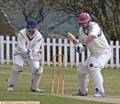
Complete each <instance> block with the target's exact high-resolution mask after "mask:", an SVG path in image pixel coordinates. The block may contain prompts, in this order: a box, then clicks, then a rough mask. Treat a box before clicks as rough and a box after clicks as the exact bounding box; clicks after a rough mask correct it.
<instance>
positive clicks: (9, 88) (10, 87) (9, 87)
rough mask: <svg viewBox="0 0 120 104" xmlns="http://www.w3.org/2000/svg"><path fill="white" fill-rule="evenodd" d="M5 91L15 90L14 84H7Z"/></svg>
mask: <svg viewBox="0 0 120 104" xmlns="http://www.w3.org/2000/svg"><path fill="white" fill-rule="evenodd" d="M7 91H8V92H13V91H15V88H14V86H13V85H10V86H8V89H7Z"/></svg>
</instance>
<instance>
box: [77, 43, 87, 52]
mask: <svg viewBox="0 0 120 104" xmlns="http://www.w3.org/2000/svg"><path fill="white" fill-rule="evenodd" d="M85 49H86V45H83V44H81V43H78V44H76V46H75V50H76V52H78V53H81V52H82V51H84V50H85Z"/></svg>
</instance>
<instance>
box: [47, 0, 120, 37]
mask: <svg viewBox="0 0 120 104" xmlns="http://www.w3.org/2000/svg"><path fill="white" fill-rule="evenodd" d="M47 4H48V5H49V6H50V7H51V8H54V10H56V11H59V12H61V11H62V12H65V13H67V14H71V15H73V16H75V17H76V18H77V17H78V16H79V14H80V12H82V11H87V12H89V13H90V14H91V16H92V19H93V20H95V21H97V22H98V23H99V24H100V25H101V27H102V28H104V31H106V33H107V34H109V36H110V38H111V39H113V37H114V38H115V37H116V38H115V39H119V38H120V35H119V33H120V19H119V18H120V15H119V14H120V1H119V0H89V1H88V0H49V2H47Z"/></svg>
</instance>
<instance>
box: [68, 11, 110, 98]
mask: <svg viewBox="0 0 120 104" xmlns="http://www.w3.org/2000/svg"><path fill="white" fill-rule="evenodd" d="M79 24H80V29H79V34H80V35H79V40H78V41H77V40H76V39H74V38H73V36H72V35H71V34H70V33H69V38H70V39H72V40H73V39H74V41H75V42H78V43H77V44H76V51H77V52H78V53H81V52H82V51H84V50H86V48H87V49H88V50H89V52H90V56H89V57H88V58H87V59H86V61H85V63H83V64H81V63H78V64H77V77H78V90H77V93H76V94H75V95H78V96H87V95H88V83H89V73H90V74H91V77H92V80H93V83H94V87H95V91H96V93H95V95H94V96H95V97H103V96H105V91H104V86H103V76H102V74H101V69H103V67H104V66H105V64H106V63H107V62H108V61H109V59H110V58H111V54H112V53H111V48H110V46H109V44H108V41H107V39H106V37H105V35H104V33H103V31H102V29H101V28H100V26H99V25H98V24H97V23H96V22H93V21H91V17H90V15H89V14H88V13H86V12H83V13H81V14H80V16H79Z"/></svg>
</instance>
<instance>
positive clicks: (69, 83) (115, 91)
mask: <svg viewBox="0 0 120 104" xmlns="http://www.w3.org/2000/svg"><path fill="white" fill-rule="evenodd" d="M10 68H11V66H10V65H0V101H40V102H41V104H110V102H109V103H103V102H97V101H96V102H95V101H94V102H92V101H93V100H91V101H90V100H89V101H86V100H85V97H84V98H83V100H81V99H79V98H78V97H77V98H75V97H72V96H71V94H72V93H73V92H75V91H76V88H77V77H76V68H75V67H73V68H70V67H68V68H65V96H55V95H52V94H51V78H52V76H51V75H52V71H51V67H46V66H45V67H44V73H43V77H42V80H41V84H40V88H41V89H44V90H45V93H44V94H39V93H32V92H30V91H29V84H30V72H29V69H28V67H24V71H23V73H22V77H21V79H20V80H19V82H18V83H17V86H16V91H15V92H13V93H8V92H7V91H6V89H7V82H6V79H7V78H8V75H9V73H10ZM102 73H103V76H104V80H105V82H104V86H105V90H106V95H107V96H112V97H116V96H120V82H119V81H120V70H119V69H104V70H103V71H102ZM93 94H94V88H93V83H92V81H91V80H90V84H89V96H90V97H91V96H92V95H93ZM68 96H69V97H68ZM112 97H111V99H112ZM91 98H92V97H91ZM118 99H119V98H118ZM118 104H119V103H118Z"/></svg>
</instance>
